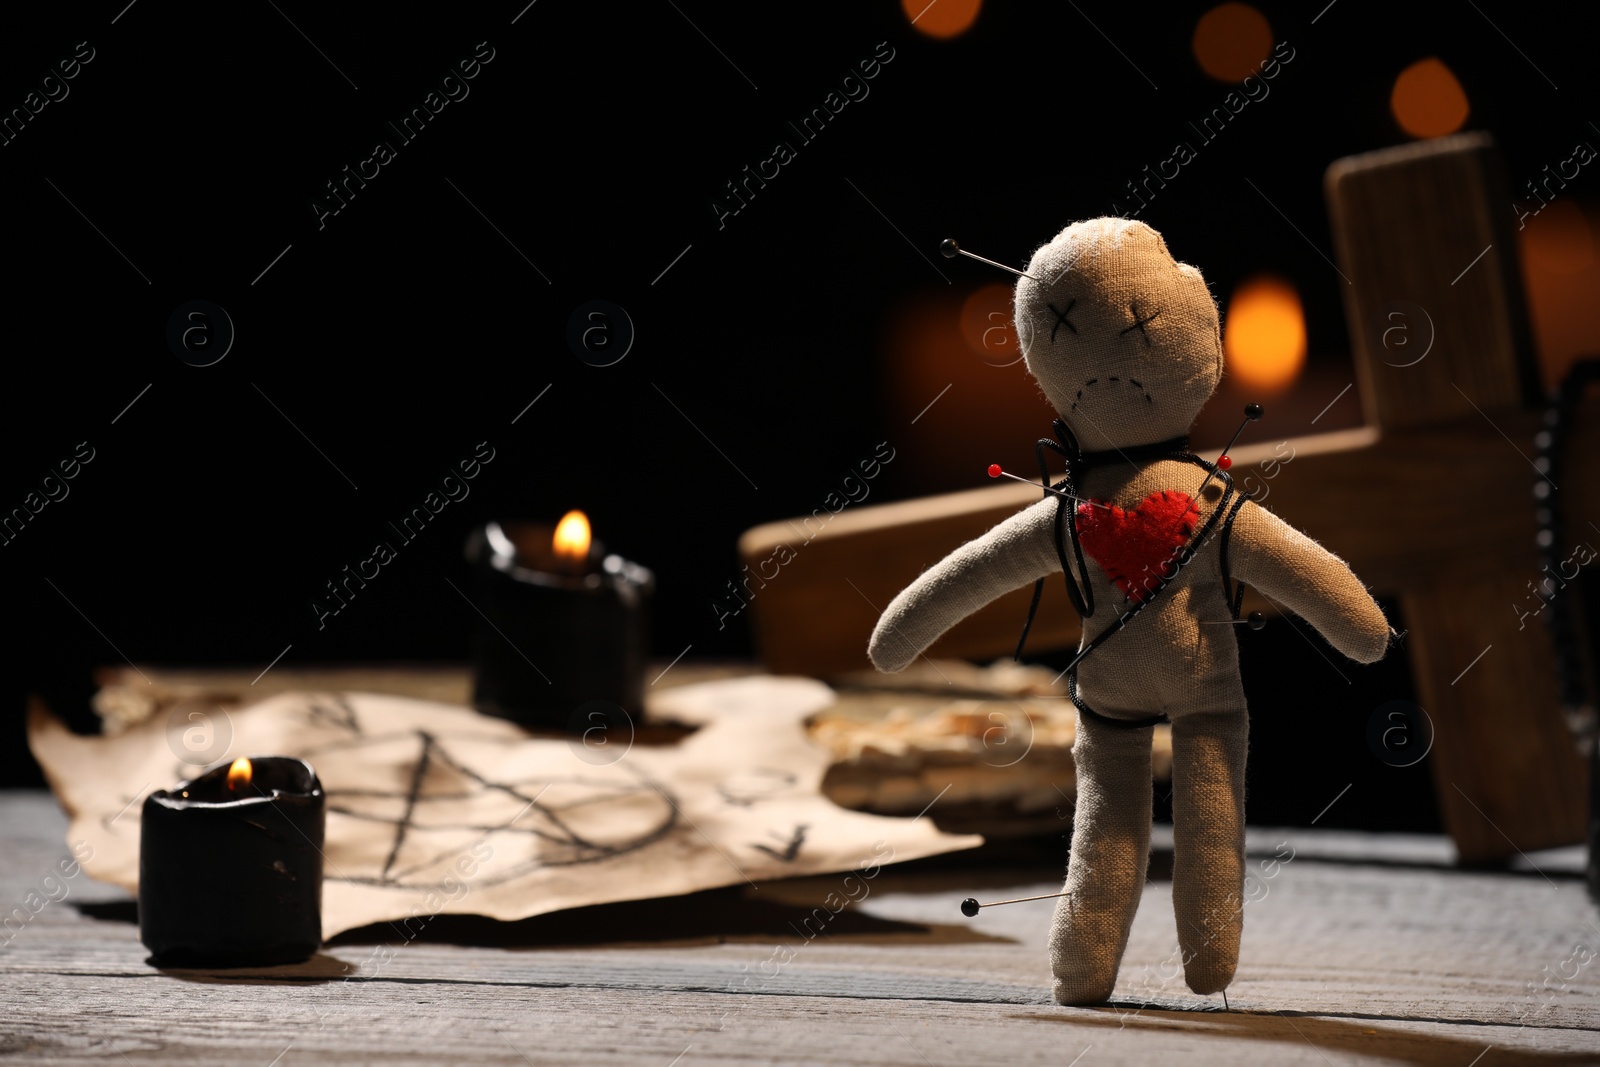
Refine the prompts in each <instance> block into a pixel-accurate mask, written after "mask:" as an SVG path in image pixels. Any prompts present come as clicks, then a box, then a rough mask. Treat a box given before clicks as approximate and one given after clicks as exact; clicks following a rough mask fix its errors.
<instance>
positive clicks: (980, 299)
mask: <svg viewBox="0 0 1600 1067" xmlns="http://www.w3.org/2000/svg"><path fill="white" fill-rule="evenodd" d="M1011 296H1012V289H1011V286H1009V285H1002V284H1000V283H999V282H990V283H989V284H988V285H984V286H980V287H979V288H977V289H975V290H973V292H972V294H971V295H970V296H968V297H967V299H966V300H965V301H964V302H963V303H962V305H961V336H962V338H963V339H964V340H965V341H966V342H967V347H968V348H970V349H972V351H973V354H975V355H976V356H978V358H980V359H982V360H983V362H985V363H987V364H989V365H990V366H992V367H1009V366H1010V365H1011V364H1013V363H1015V362H1017V361H1018V360H1020V359H1021V358H1022V348H1021V346H1020V345H1018V344H1017V329H1016V326H1015V325H1014V324H1013V323H1012V321H1011V316H1012V307H1011Z"/></svg>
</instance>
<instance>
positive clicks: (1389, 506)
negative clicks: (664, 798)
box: [739, 402, 1600, 676]
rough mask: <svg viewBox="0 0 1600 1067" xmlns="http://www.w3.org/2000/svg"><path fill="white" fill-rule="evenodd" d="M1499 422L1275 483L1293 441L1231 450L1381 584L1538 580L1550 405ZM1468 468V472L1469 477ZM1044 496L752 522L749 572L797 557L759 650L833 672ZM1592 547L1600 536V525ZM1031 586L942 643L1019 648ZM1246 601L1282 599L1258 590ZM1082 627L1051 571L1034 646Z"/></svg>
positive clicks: (768, 594)
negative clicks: (1481, 577)
mask: <svg viewBox="0 0 1600 1067" xmlns="http://www.w3.org/2000/svg"><path fill="white" fill-rule="evenodd" d="M1495 422H1496V424H1497V425H1498V426H1499V428H1500V429H1501V430H1503V431H1504V432H1505V433H1506V434H1507V435H1508V436H1509V437H1510V438H1511V440H1510V441H1507V440H1506V439H1505V438H1503V437H1501V436H1500V434H1499V433H1498V432H1496V430H1495V428H1494V427H1493V426H1491V425H1489V424H1488V423H1487V422H1486V421H1485V420H1484V418H1483V416H1481V415H1479V414H1478V413H1476V412H1469V414H1468V416H1467V417H1462V418H1457V419H1455V420H1453V421H1451V422H1449V423H1445V424H1442V425H1438V426H1434V427H1430V428H1428V429H1426V430H1407V431H1399V432H1393V433H1385V434H1382V435H1380V434H1378V432H1377V431H1375V430H1371V429H1367V430H1354V431H1344V432H1341V433H1337V434H1323V435H1318V436H1315V437H1296V438H1289V439H1288V440H1287V444H1288V445H1289V446H1291V447H1293V449H1294V459H1293V460H1292V461H1290V462H1289V463H1287V464H1284V465H1283V466H1282V467H1280V468H1278V474H1277V475H1276V476H1275V477H1273V478H1271V479H1267V478H1266V477H1265V475H1264V473H1263V471H1262V470H1261V467H1260V465H1261V464H1264V463H1267V462H1269V461H1271V460H1273V459H1275V458H1277V459H1281V457H1282V456H1283V455H1287V454H1288V453H1287V451H1286V450H1284V451H1279V450H1280V447H1281V443H1280V442H1276V441H1268V442H1261V443H1256V444H1251V445H1247V446H1241V447H1239V448H1236V449H1235V450H1234V453H1233V455H1234V457H1235V466H1234V468H1233V474H1234V478H1235V482H1236V484H1238V485H1240V486H1241V487H1243V486H1247V485H1248V486H1250V487H1251V489H1252V490H1253V492H1254V494H1255V495H1256V496H1257V497H1259V498H1260V499H1261V502H1262V504H1263V505H1264V506H1268V507H1271V508H1273V510H1275V511H1276V512H1277V513H1278V515H1279V516H1281V517H1282V518H1283V519H1284V520H1285V521H1286V522H1289V523H1292V524H1293V525H1295V526H1298V527H1299V528H1301V529H1303V530H1305V531H1306V532H1307V533H1308V534H1310V535H1311V536H1312V537H1315V538H1316V539H1318V540H1319V541H1321V542H1322V543H1323V544H1324V545H1325V546H1326V547H1327V548H1328V549H1329V550H1330V551H1333V552H1335V553H1336V554H1338V555H1339V556H1341V557H1343V558H1344V559H1345V560H1346V561H1347V562H1348V563H1349V564H1350V565H1351V567H1352V568H1354V570H1355V572H1356V573H1357V574H1359V575H1360V576H1361V578H1362V580H1363V581H1364V582H1366V583H1367V584H1368V585H1369V586H1370V587H1371V588H1372V589H1373V591H1374V592H1376V593H1378V594H1380V595H1387V594H1396V593H1400V592H1401V591H1403V590H1405V589H1408V588H1412V587H1417V586H1426V585H1430V584H1434V583H1439V582H1450V581H1454V580H1455V579H1457V578H1459V577H1460V576H1461V575H1462V574H1466V573H1474V572H1478V571H1481V570H1484V569H1485V568H1489V569H1492V570H1497V571H1504V572H1506V573H1508V574H1524V573H1525V575H1526V577H1527V578H1531V577H1532V576H1533V575H1534V574H1536V573H1538V563H1537V560H1536V557H1535V553H1534V547H1533V536H1534V532H1535V529H1536V527H1535V522H1534V515H1533V505H1532V496H1531V494H1530V490H1531V487H1532V484H1533V482H1534V480H1535V479H1536V478H1537V477H1538V474H1537V473H1536V472H1535V471H1534V470H1533V468H1532V467H1530V466H1529V465H1528V462H1527V461H1526V460H1525V459H1524V458H1523V456H1522V455H1521V454H1519V451H1518V450H1519V449H1520V450H1521V452H1522V453H1525V454H1527V455H1532V454H1533V436H1534V434H1535V433H1536V432H1537V431H1538V428H1539V417H1538V415H1537V414H1535V413H1533V412H1521V411H1510V412H1501V413H1499V414H1497V415H1496V417H1495ZM1570 449H1571V452H1570V454H1571V455H1573V456H1590V455H1600V403H1594V402H1591V403H1589V404H1587V405H1585V406H1584V407H1583V408H1582V409H1581V410H1580V411H1579V413H1578V415H1577V417H1576V418H1575V419H1574V424H1573V436H1572V439H1571V445H1570ZM1463 472H1469V474H1470V481H1469V482H1467V483H1466V484H1465V485H1463V481H1462V479H1463ZM1252 477H1253V480H1251V481H1247V480H1246V479H1247V478H1252ZM1566 481H1567V485H1566V486H1565V487H1564V489H1563V492H1564V494H1565V496H1566V499H1567V504H1568V507H1569V509H1571V516H1570V520H1571V528H1572V531H1573V536H1575V537H1576V536H1578V532H1579V531H1582V530H1584V529H1586V528H1587V527H1586V523H1587V522H1594V523H1595V524H1596V525H1600V465H1595V464H1573V469H1572V470H1571V472H1570V474H1569V476H1568V478H1567V479H1566ZM1487 486H1494V487H1499V488H1498V489H1497V490H1496V492H1497V494H1498V495H1497V496H1496V497H1494V498H1493V500H1489V498H1488V497H1486V495H1485V491H1484V490H1482V489H1479V488H1477V487H1487ZM1440 487H1451V488H1449V489H1448V490H1442V489H1441V488H1440ZM1037 499H1038V490H1030V489H1029V488H1028V487H1026V486H1023V485H1017V484H1014V483H1013V484H1007V485H995V486H985V487H984V488H981V489H974V490H968V491H966V492H961V493H949V494H944V495H942V496H934V497H925V498H922V499H919V500H909V501H900V502H896V503H891V504H877V505H869V506H866V507H862V508H852V509H846V510H844V511H842V512H840V513H839V514H838V515H836V516H834V518H833V519H832V520H831V521H830V522H829V523H828V524H827V525H826V526H823V527H822V528H821V529H820V530H819V531H818V532H817V533H816V534H815V536H814V537H813V538H812V540H811V541H810V542H809V543H807V542H806V541H805V540H804V539H803V538H797V537H796V536H795V527H796V526H798V520H796V521H794V522H783V521H780V522H774V523H767V524H765V525H762V526H758V527H755V528H754V529H752V530H749V531H747V532H746V533H745V535H744V536H743V537H742V538H741V539H740V544H739V549H740V554H741V556H742V558H743V559H744V561H745V562H746V563H748V564H749V565H750V568H751V571H752V572H753V573H754V572H755V571H756V566H757V564H758V563H759V561H761V560H765V559H768V558H769V557H770V556H771V555H772V553H773V552H774V551H775V550H776V548H777V546H778V545H779V544H785V545H788V546H790V547H791V548H792V549H793V551H794V554H795V555H794V559H793V560H792V561H791V562H789V563H787V564H785V565H784V566H783V567H782V569H781V570H780V571H779V572H778V575H777V577H776V578H774V579H772V580H771V581H769V582H768V583H767V584H766V585H765V587H764V588H761V589H759V590H757V592H756V595H755V596H754V597H752V598H751V604H750V611H751V615H752V619H753V623H752V624H753V626H754V630H755V634H756V641H757V647H758V649H759V650H760V653H761V656H762V659H763V662H764V663H765V664H766V666H767V667H768V668H769V669H770V670H772V671H774V672H777V673H791V672H792V673H804V674H818V675H823V676H827V675H831V674H835V673H838V672H840V671H847V670H859V669H861V668H863V667H864V666H866V665H867V663H866V647H867V639H868V637H870V636H871V633H872V627H873V625H874V624H875V623H876V622H877V619H878V614H879V609H881V608H883V607H885V606H886V605H887V604H888V602H889V600H890V599H892V598H893V597H894V596H895V594H896V593H898V592H899V591H900V590H901V589H903V588H904V587H905V586H906V585H907V584H909V583H910V582H911V580H912V579H914V578H915V577H916V576H917V575H918V574H919V573H921V572H922V570H924V569H925V568H926V567H928V566H930V565H931V564H933V563H935V562H937V561H938V560H939V559H941V558H943V556H944V555H945V554H946V553H948V552H949V551H951V550H952V549H954V548H956V547H957V546H958V545H961V544H962V543H964V542H965V541H968V540H970V539H971V538H973V537H976V536H978V535H979V534H981V533H983V532H984V531H986V530H988V529H989V528H990V527H992V526H994V525H995V524H996V523H997V522H999V521H1001V520H1002V519H1004V518H1006V517H1007V516H1009V515H1011V514H1013V513H1015V512H1016V511H1017V510H1018V509H1020V508H1023V507H1027V506H1028V505H1029V504H1031V503H1033V502H1034V501H1035V500H1037ZM1486 500H1489V504H1488V506H1486ZM1395 511H1400V512H1403V513H1404V515H1405V518H1404V520H1403V522H1396V521H1391V520H1390V519H1389V518H1388V517H1387V516H1388V515H1390V514H1392V513H1393V512H1395ZM1580 539H1581V538H1580ZM1593 543H1595V544H1596V546H1597V547H1600V534H1596V535H1594V538H1593ZM769 569H770V568H769ZM852 583H853V584H854V586H855V588H854V589H852V588H851V585H852ZM1029 595H1030V591H1029V590H1026V589H1025V590H1021V591H1019V592H1016V593H1013V594H1011V595H1010V596H1008V597H1005V598H1003V599H1001V600H998V601H996V602H995V603H994V604H991V605H990V606H989V607H988V608H986V609H984V610H983V611H980V612H978V613H977V614H975V615H973V616H972V617H971V618H969V619H967V620H966V621H965V622H963V623H962V624H961V625H959V626H957V627H956V628H955V629H953V630H951V631H950V633H949V634H947V635H946V636H945V637H944V638H943V639H942V640H940V641H939V642H938V643H937V644H935V645H934V646H933V650H932V651H931V652H930V654H931V655H946V656H955V657H966V658H973V659H994V658H999V657H1003V656H1007V655H1010V653H1011V652H1012V650H1013V649H1014V648H1015V646H1016V640H1017V634H1018V632H1019V630H1020V628H1021V626H1022V620H1023V618H1024V617H1025V616H1026V614H1027V606H1028V597H1029ZM1247 610H1262V611H1266V612H1269V613H1270V612H1271V611H1272V610H1273V609H1272V608H1271V606H1270V605H1268V604H1266V603H1265V602H1264V601H1261V600H1259V599H1257V598H1252V599H1251V600H1249V601H1248V608H1247ZM1500 610H1504V609H1503V608H1502V609H1500ZM1077 639H1078V626H1077V617H1076V616H1075V615H1074V614H1073V611H1072V607H1071V605H1070V604H1069V603H1068V602H1067V598H1066V594H1065V592H1064V591H1063V590H1062V588H1061V583H1060V582H1059V581H1056V582H1052V583H1048V584H1047V585H1046V591H1045V599H1044V602H1043V604H1042V605H1041V607H1040V610H1039V620H1038V622H1037V623H1035V625H1034V630H1033V634H1032V635H1031V636H1030V637H1029V639H1028V647H1029V648H1030V649H1033V650H1034V651H1035V652H1039V651H1044V650H1047V649H1060V648H1067V647H1070V646H1072V645H1075V644H1076V643H1077ZM1480 647H1481V646H1480Z"/></svg>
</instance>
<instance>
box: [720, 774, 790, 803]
mask: <svg viewBox="0 0 1600 1067" xmlns="http://www.w3.org/2000/svg"><path fill="white" fill-rule="evenodd" d="M799 780H800V779H799V778H797V777H795V775H794V774H792V773H790V772H789V771H783V770H775V769H774V768H772V767H757V768H755V769H754V770H751V771H742V772H739V773H737V774H734V775H731V776H730V777H728V778H726V779H724V780H723V781H721V782H719V783H717V795H718V796H719V797H721V798H722V800H723V803H725V804H731V805H733V806H734V807H736V808H748V807H753V806H754V805H756V804H758V803H760V802H761V801H763V800H770V799H772V798H773V797H776V796H781V795H783V794H784V793H788V792H790V791H791V790H793V789H794V787H795V783H797V782H798V781H799Z"/></svg>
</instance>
